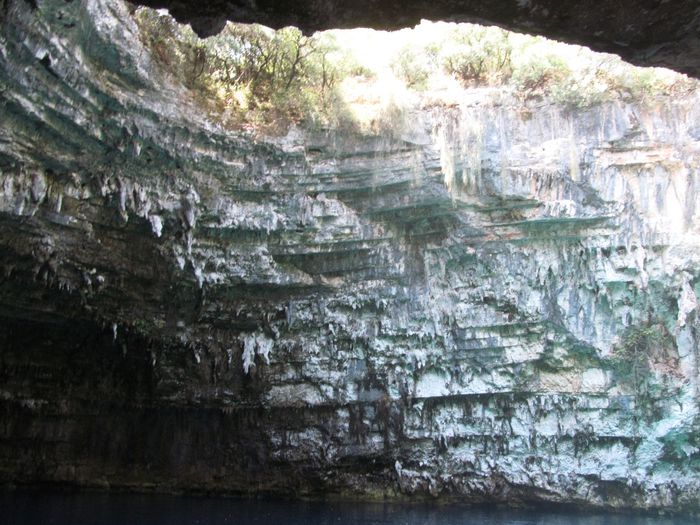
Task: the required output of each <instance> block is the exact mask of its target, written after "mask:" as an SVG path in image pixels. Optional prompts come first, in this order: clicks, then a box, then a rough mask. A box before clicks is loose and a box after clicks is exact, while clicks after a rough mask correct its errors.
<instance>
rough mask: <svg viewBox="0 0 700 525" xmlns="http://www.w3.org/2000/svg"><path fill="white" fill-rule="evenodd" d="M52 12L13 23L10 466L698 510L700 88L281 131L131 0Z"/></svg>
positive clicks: (2, 70) (81, 479)
mask: <svg viewBox="0 0 700 525" xmlns="http://www.w3.org/2000/svg"><path fill="white" fill-rule="evenodd" d="M37 4H38V8H37V9H32V7H31V2H10V3H9V4H7V5H8V8H7V10H6V12H5V14H4V18H3V21H2V36H1V38H2V41H1V42H0V44H1V45H0V53H2V55H1V57H0V79H1V84H0V85H1V86H2V105H1V106H0V116H1V118H2V123H3V124H2V126H0V167H1V172H0V244H1V246H2V249H1V250H0V276H1V277H0V414H1V418H0V419H1V421H2V424H0V480H1V481H2V482H5V483H27V482H61V483H69V484H77V485H87V486H114V487H131V488H136V489H139V490H147V489H153V488H155V489H158V490H175V489H188V490H211V491H226V492H235V493H252V492H257V493H259V492H263V493H279V494H305V495H316V496H318V495H328V494H341V495H353V496H360V497H395V498H400V497H409V498H419V497H427V498H433V497H436V498H444V499H449V498H455V499H459V500H461V501H482V500H486V501H509V502H515V501H521V500H526V501H553V502H567V503H576V504H581V505H593V506H612V507H639V508H659V507H660V508H665V509H669V510H697V509H698V504H699V501H700V481H699V479H700V478H699V477H698V469H699V468H700V448H699V447H700V443H699V442H698V427H699V423H700V419H699V416H698V414H699V409H700V407H699V403H698V395H699V394H698V379H699V376H698V337H699V335H698V320H697V312H696V310H697V295H698V293H700V280H699V277H700V251H698V241H699V240H700V237H699V230H698V227H699V224H700V222H699V216H698V212H699V211H700V208H699V207H698V192H697V190H696V187H697V185H698V184H700V180H699V177H700V173H699V172H698V162H699V160H700V158H699V156H700V130H699V129H698V126H697V123H698V122H700V114H699V113H700V109H698V108H699V107H700V106H699V105H698V98H697V96H695V95H692V96H689V97H687V98H684V99H682V100H671V99H665V98H660V99H658V100H656V101H654V102H653V103H649V104H647V105H644V106H642V105H635V104H623V103H616V104H607V105H603V106H599V107H596V108H594V109H591V110H588V111H583V112H572V111H568V110H566V109H563V108H558V107H555V106H553V105H549V104H546V103H543V104H541V105H540V106H538V107H531V108H529V109H527V110H523V108H522V107H521V106H518V105H515V104H513V105H509V104H501V105H497V104H495V103H490V102H489V101H488V100H489V99H488V97H487V93H484V94H483V96H482V94H478V93H477V94H476V95H475V96H474V98H473V100H465V101H464V103H463V104H462V105H460V106H459V107H453V108H432V109H424V110H420V111H416V113H415V114H412V115H409V118H407V119H406V122H407V123H408V124H407V125H406V126H405V127H404V129H402V130H401V131H400V132H399V133H397V134H396V135H395V136H392V137H368V136H358V135H351V134H349V133H343V132H339V131H317V132H307V131H301V130H299V129H292V130H290V132H289V133H288V134H287V135H286V136H285V137H282V138H276V139H273V138H269V139H261V138H259V137H255V136H253V135H251V134H245V133H239V134H233V133H231V132H227V131H226V130H224V129H222V128H220V127H219V126H217V125H216V124H215V123H213V122H211V121H210V120H208V119H207V117H206V116H205V115H203V114H202V112H201V110H200V109H199V108H198V106H196V105H195V104H194V103H193V102H191V101H189V100H187V98H186V92H185V91H183V90H181V89H179V88H177V87H176V86H174V85H171V84H170V83H168V81H167V79H165V78H163V77H162V75H160V74H159V72H158V69H157V68H156V67H155V66H154V65H153V63H152V62H151V59H150V58H149V55H148V52H147V51H146V49H145V48H143V46H141V45H140V43H139V39H138V36H137V30H136V27H135V25H134V24H133V22H132V21H131V18H130V15H129V12H128V9H127V7H126V6H125V5H124V4H122V3H120V2H112V1H110V2H107V1H103V0H89V1H86V2H72V3H66V2H63V1H58V0H56V1H42V2H38V3H37ZM616 348H617V349H618V350H615V349H616ZM620 348H622V349H625V348H626V349H627V351H626V353H623V354H621V353H620V351H619V349H620ZM620 355H622V357H620Z"/></svg>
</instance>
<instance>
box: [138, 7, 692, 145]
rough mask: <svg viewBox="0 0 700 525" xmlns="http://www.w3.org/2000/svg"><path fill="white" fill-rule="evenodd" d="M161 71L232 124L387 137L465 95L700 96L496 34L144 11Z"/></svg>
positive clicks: (517, 99)
mask: <svg viewBox="0 0 700 525" xmlns="http://www.w3.org/2000/svg"><path fill="white" fill-rule="evenodd" d="M134 19H135V21H136V23H137V25H138V27H139V30H140V34H141V39H142V41H143V43H144V44H145V45H146V47H147V48H148V49H149V51H150V53H151V55H152V57H153V59H154V63H155V64H156V65H157V67H158V68H160V69H161V70H162V71H163V72H164V73H165V74H166V75H168V76H169V77H171V79H173V80H174V81H176V82H177V83H179V84H181V85H182V86H184V87H185V88H186V89H188V90H189V91H191V93H192V96H193V98H194V99H195V100H196V101H197V102H198V103H200V105H201V106H202V107H203V108H205V109H206V110H207V111H208V112H209V113H210V114H211V115H212V116H215V117H216V119H217V120H218V121H220V122H222V123H223V124H225V125H228V126H231V127H234V128H236V127H241V126H252V127H256V128H265V127H268V128H269V127H270V126H272V125H273V124H276V125H278V126H282V127H284V126H285V125H286V124H289V123H291V122H294V123H298V124H302V125H304V126H306V127H324V128H326V127H330V128H337V127H354V128H358V127H359V128H360V129H362V131H365V132H371V133H379V132H382V131H383V130H384V129H383V128H387V127H392V126H395V125H396V122H397V120H400V119H401V116H402V113H404V112H405V111H406V110H407V109H408V108H410V107H416V106H420V105H429V104H446V105H449V104H451V103H454V100H455V99H458V98H459V97H460V96H461V95H462V94H463V93H464V92H465V90H469V89H478V88H497V90H495V91H497V93H498V96H501V97H505V98H507V99H508V101H509V102H513V103H517V104H521V105H522V106H523V107H526V106H527V105H528V104H532V103H538V102H545V103H546V102H551V103H555V104H558V105H560V106H562V107H563V108H566V109H586V108H589V107H592V106H595V105H597V104H601V103H604V102H607V101H611V100H616V99H622V100H626V101H630V100H634V101H639V102H641V103H644V102H647V101H649V100H650V99H652V98H653V97H656V96H659V95H664V94H679V93H683V92H688V91H691V90H694V89H695V88H696V86H697V81H695V80H693V79H689V78H688V77H686V76H684V75H681V74H678V73H675V72H671V71H668V70H665V69H656V68H639V67H635V66H632V65H630V64H627V63H625V62H623V61H622V60H621V59H620V58H619V57H616V56H614V55H606V54H601V53H594V52H592V51H590V50H589V49H587V48H583V47H579V46H572V45H567V44H562V43H558V42H554V41H551V40H547V39H545V38H542V37H534V36H529V35H524V34H518V33H512V32H509V31H505V30H503V29H500V28H497V27H483V26H478V25H473V24H451V23H449V24H448V23H431V22H423V23H421V24H420V25H419V26H416V28H414V29H406V30H402V31H397V32H393V33H387V32H382V31H371V30H346V31H326V32H322V33H316V34H314V35H313V36H306V35H303V34H302V33H301V31H299V30H298V29H296V28H293V27H287V28H284V29H280V30H278V31H274V30H272V29H269V28H266V27H263V26H260V25H245V24H232V23H229V24H227V26H226V27H225V29H224V30H223V31H222V32H221V33H220V34H219V35H217V36H215V37H210V38H208V39H200V38H199V37H197V35H196V34H195V33H194V32H193V31H192V30H191V29H190V28H189V26H183V25H180V24H178V23H177V22H176V21H175V20H174V19H173V18H172V17H171V16H170V15H168V14H167V12H164V11H154V10H152V9H148V8H138V9H134Z"/></svg>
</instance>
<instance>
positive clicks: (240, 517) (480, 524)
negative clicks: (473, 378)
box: [0, 491, 697, 525]
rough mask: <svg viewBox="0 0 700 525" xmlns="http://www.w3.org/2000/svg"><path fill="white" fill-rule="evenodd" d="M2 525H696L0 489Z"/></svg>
mask: <svg viewBox="0 0 700 525" xmlns="http://www.w3.org/2000/svg"><path fill="white" fill-rule="evenodd" d="M0 523H1V524H2V525H20V524H22V525H194V524H202V525H217V524H241V525H248V524H251V525H366V524H370V525H691V524H692V525H697V520H696V519H693V518H690V517H688V518H657V517H640V516H627V515H615V514H575V513H567V512H563V511H553V512H551V513H550V512H545V511H531V510H527V511H525V510H523V511H520V510H508V511H506V510H497V509H488V508H483V507H479V508H469V507H462V506H448V507H444V506H442V507H437V506H431V505H389V504H360V503H345V502H344V503H335V502H333V503H328V502H326V503H319V502H313V503H306V502H285V501H248V500H236V499H226V498H197V497H177V496H161V495H140V494H106V493H99V492H96V493H90V492H83V493H71V492H47V491H0Z"/></svg>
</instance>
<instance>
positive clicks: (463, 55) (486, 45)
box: [441, 26, 513, 86]
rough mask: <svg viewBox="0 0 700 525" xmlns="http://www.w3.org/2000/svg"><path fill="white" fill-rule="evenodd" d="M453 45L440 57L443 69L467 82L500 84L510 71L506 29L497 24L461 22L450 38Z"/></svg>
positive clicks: (471, 83)
mask: <svg viewBox="0 0 700 525" xmlns="http://www.w3.org/2000/svg"><path fill="white" fill-rule="evenodd" d="M451 40H452V42H453V47H451V48H448V50H447V51H446V52H445V53H444V54H443V56H442V57H441V62H442V67H443V69H444V71H445V72H446V73H448V74H450V75H452V76H454V77H455V78H457V79H458V80H460V82H462V84H463V85H465V86H470V85H480V84H488V85H500V84H505V83H506V82H508V80H509V79H510V77H511V75H512V72H513V71H512V67H513V66H512V61H511V55H512V51H513V49H512V45H511V42H510V39H509V36H508V32H507V31H504V30H502V29H499V28H497V27H477V26H464V27H460V28H459V29H456V30H455V31H454V33H453V35H452V38H451Z"/></svg>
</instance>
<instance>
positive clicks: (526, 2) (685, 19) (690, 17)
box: [138, 0, 700, 77]
mask: <svg viewBox="0 0 700 525" xmlns="http://www.w3.org/2000/svg"><path fill="white" fill-rule="evenodd" d="M138 3H140V4H142V5H147V6H150V7H156V8H167V9H169V10H170V12H171V13H172V15H173V16H174V17H175V18H177V19H178V20H179V21H181V22H187V23H189V24H191V25H192V27H193V29H194V30H195V31H196V32H197V33H198V34H199V35H200V36H208V35H212V34H216V33H218V32H219V31H220V30H221V28H222V27H223V25H224V24H225V22H226V20H231V21H236V22H248V23H260V24H264V25H267V26H270V27H275V28H279V27H284V26H288V25H294V26H297V27H300V28H301V29H303V30H304V31H306V32H314V31H318V30H324V29H338V28H339V29H344V28H353V27H371V28H375V29H385V30H393V29H399V28H402V27H411V26H413V25H415V24H417V23H418V22H419V21H420V20H421V19H429V20H445V21H454V22H476V23H483V24H495V25H498V26H501V27H504V28H506V29H511V30H515V31H522V32H527V33H534V34H540V35H544V36H547V37H550V38H555V39H559V40H563V41H566V42H570V43H576V44H582V45H586V46H588V47H591V48H592V49H595V50H597V51H605V52H611V53H616V54H618V55H620V56H621V57H622V58H624V59H625V60H629V61H630V62H633V63H636V64H638V65H644V66H661V67H668V68H672V69H675V70H677V71H680V72H683V73H686V74H689V75H692V76H696V77H697V76H698V74H699V73H700V38H699V35H700V1H698V0H604V1H599V0H586V1H578V0H432V1H430V2H427V1H422V0H403V1H396V0H357V1H354V2H343V1H338V0H297V1H273V0H258V1H254V0H233V1H232V0H213V1H209V2H201V1H194V0H139V1H138Z"/></svg>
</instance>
